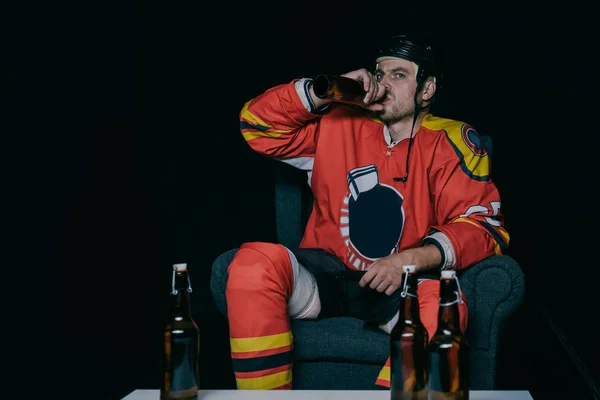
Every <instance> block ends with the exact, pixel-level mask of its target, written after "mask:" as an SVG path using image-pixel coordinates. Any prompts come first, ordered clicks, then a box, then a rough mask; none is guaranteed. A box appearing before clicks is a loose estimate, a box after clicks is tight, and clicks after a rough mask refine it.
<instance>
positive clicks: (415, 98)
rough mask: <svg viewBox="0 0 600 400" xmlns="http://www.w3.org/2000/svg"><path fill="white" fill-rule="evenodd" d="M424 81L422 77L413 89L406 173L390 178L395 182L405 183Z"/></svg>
mask: <svg viewBox="0 0 600 400" xmlns="http://www.w3.org/2000/svg"><path fill="white" fill-rule="evenodd" d="M424 82H425V80H423V79H422V80H421V82H419V83H418V84H417V89H416V90H415V96H414V98H413V99H414V102H415V112H414V114H413V123H412V128H411V129H410V138H409V139H408V150H407V152H406V168H405V169H404V170H405V171H406V173H405V174H404V176H403V177H401V178H400V177H394V178H392V179H393V180H395V181H396V182H404V183H406V181H407V180H408V164H409V160H410V150H411V148H412V144H413V136H414V134H415V125H416V124H417V118H418V116H419V113H420V112H421V109H422V107H421V105H420V104H419V101H418V99H417V96H418V95H419V92H420V91H421V89H422V88H423V83H424Z"/></svg>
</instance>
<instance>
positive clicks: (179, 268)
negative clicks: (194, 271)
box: [173, 263, 187, 272]
mask: <svg viewBox="0 0 600 400" xmlns="http://www.w3.org/2000/svg"><path fill="white" fill-rule="evenodd" d="M173 269H174V270H175V271H177V272H181V271H187V264H185V263H183V264H173Z"/></svg>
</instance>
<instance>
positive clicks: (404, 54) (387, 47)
mask: <svg viewBox="0 0 600 400" xmlns="http://www.w3.org/2000/svg"><path fill="white" fill-rule="evenodd" d="M389 57H394V58H403V59H405V60H409V61H412V62H414V63H415V64H417V65H418V66H419V68H418V72H417V82H418V83H419V84H422V83H423V82H424V79H426V78H427V77H429V76H433V77H435V78H436V86H437V88H438V89H441V87H442V85H443V80H444V74H443V71H442V59H441V58H442V56H441V53H440V52H439V51H438V50H437V49H436V47H435V46H434V45H433V43H432V42H431V41H430V40H428V39H425V38H421V37H418V36H415V35H406V34H403V35H395V36H391V37H389V38H387V39H386V40H384V41H383V42H382V43H381V44H380V45H379V53H378V56H377V60H376V62H377V63H379V62H380V61H383V60H385V59H386V58H389Z"/></svg>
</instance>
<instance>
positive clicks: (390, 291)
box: [385, 284, 400, 296]
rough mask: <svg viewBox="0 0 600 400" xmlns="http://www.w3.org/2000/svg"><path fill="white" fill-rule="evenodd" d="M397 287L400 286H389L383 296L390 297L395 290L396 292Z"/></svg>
mask: <svg viewBox="0 0 600 400" xmlns="http://www.w3.org/2000/svg"><path fill="white" fill-rule="evenodd" d="M399 287H400V286H398V285H394V284H391V285H390V286H388V288H387V289H386V291H385V294H387V295H388V296H391V295H392V294H393V293H394V292H395V291H396V290H398V288H399Z"/></svg>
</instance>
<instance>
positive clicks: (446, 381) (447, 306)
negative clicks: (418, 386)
mask: <svg viewBox="0 0 600 400" xmlns="http://www.w3.org/2000/svg"><path fill="white" fill-rule="evenodd" d="M457 282H458V280H457V278H456V272H455V271H442V276H441V279H440V305H439V312H438V326H437V330H436V332H435V334H434V335H433V337H432V338H431V342H430V344H429V400H468V399H469V385H468V358H467V357H468V355H467V343H466V337H465V335H464V334H463V332H462V331H461V330H460V318H459V310H458V304H459V303H462V301H463V300H462V295H461V293H460V290H459V287H458V283H457Z"/></svg>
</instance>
